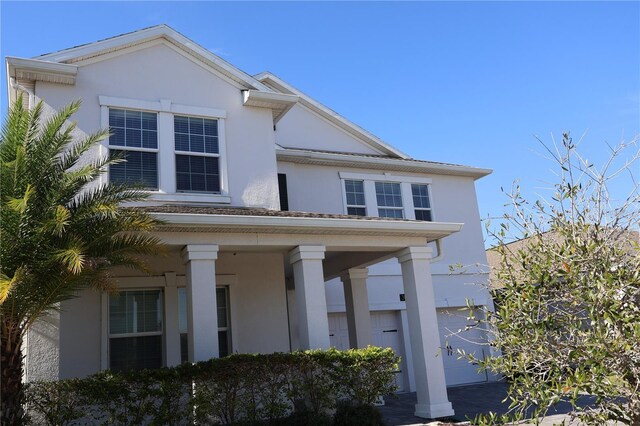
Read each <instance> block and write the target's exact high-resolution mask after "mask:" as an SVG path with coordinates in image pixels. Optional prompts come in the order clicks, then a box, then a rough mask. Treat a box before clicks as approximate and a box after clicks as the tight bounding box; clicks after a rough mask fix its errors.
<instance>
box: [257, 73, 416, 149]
mask: <svg viewBox="0 0 640 426" xmlns="http://www.w3.org/2000/svg"><path fill="white" fill-rule="evenodd" d="M254 78H256V79H257V80H258V81H260V82H261V83H264V84H265V85H266V86H268V87H269V88H270V89H272V90H276V91H278V92H282V93H288V94H293V95H298V96H299V97H300V103H301V104H302V105H304V106H305V107H307V108H309V109H310V110H312V111H313V112H315V113H316V114H318V115H320V116H321V117H323V118H325V119H327V120H329V121H330V122H331V123H333V124H335V125H336V126H338V127H339V128H341V129H342V130H345V131H346V132H347V133H350V134H351V135H353V136H355V137H357V138H359V139H361V140H363V141H364V142H365V143H367V144H369V145H370V146H371V147H372V148H374V149H375V150H377V151H379V152H381V153H384V154H386V155H391V156H394V157H399V158H404V159H409V158H411V157H409V156H408V155H407V154H405V153H404V152H402V151H400V150H398V149H396V148H394V147H392V146H391V145H389V144H387V143H386V142H384V141H383V140H382V139H380V138H378V137H377V136H375V135H374V134H372V133H370V132H369V131H367V130H365V129H363V128H362V127H360V126H358V125H357V124H355V123H353V122H351V121H349V120H347V119H346V118H344V117H343V116H341V115H340V114H338V113H337V112H335V111H333V110H332V109H330V108H328V107H326V106H325V105H323V104H321V103H320V102H318V101H316V100H315V99H313V98H311V97H310V96H308V95H305V94H304V93H303V92H301V91H300V90H298V89H296V88H295V87H293V86H291V85H290V84H288V83H286V82H285V81H284V80H282V79H280V78H279V77H277V76H275V75H273V74H271V73H269V72H262V73H260V74H256V75H255V76H254Z"/></svg>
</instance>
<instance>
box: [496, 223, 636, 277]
mask: <svg viewBox="0 0 640 426" xmlns="http://www.w3.org/2000/svg"><path fill="white" fill-rule="evenodd" d="M619 232H620V233H619V238H621V239H622V240H623V241H624V242H625V243H628V244H629V245H628V249H629V251H630V252H632V251H631V250H634V248H633V247H634V246H633V244H634V243H636V244H640V232H637V231H623V230H620V231H619ZM540 235H541V236H542V239H543V240H544V241H547V242H550V241H556V242H557V241H559V240H560V238H559V236H558V234H557V233H556V232H553V231H548V232H544V233H542V234H540ZM531 238H533V236H532V237H528V238H522V239H519V240H515V241H511V242H509V243H506V244H505V247H506V249H507V250H508V252H509V253H514V254H515V253H517V252H518V251H520V250H526V249H528V247H529V245H530V244H532V241H531ZM486 254H487V264H488V265H489V269H490V273H489V274H490V277H489V282H490V286H491V287H493V288H497V287H498V283H497V280H496V270H497V269H498V268H499V267H500V258H501V257H500V253H499V252H498V250H497V247H495V246H494V247H490V248H488V249H486Z"/></svg>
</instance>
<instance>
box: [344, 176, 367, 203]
mask: <svg viewBox="0 0 640 426" xmlns="http://www.w3.org/2000/svg"><path fill="white" fill-rule="evenodd" d="M344 187H345V193H346V196H347V205H348V206H364V182H363V181H361V180H345V181H344Z"/></svg>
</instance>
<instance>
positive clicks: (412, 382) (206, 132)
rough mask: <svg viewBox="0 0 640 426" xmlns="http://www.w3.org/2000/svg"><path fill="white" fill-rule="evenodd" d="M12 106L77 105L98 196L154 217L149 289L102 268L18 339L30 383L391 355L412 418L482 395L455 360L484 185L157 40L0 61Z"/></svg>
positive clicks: (477, 248) (473, 278)
mask: <svg viewBox="0 0 640 426" xmlns="http://www.w3.org/2000/svg"><path fill="white" fill-rule="evenodd" d="M7 69H8V78H9V82H8V83H9V94H10V99H12V100H13V99H16V96H17V94H18V93H19V92H21V91H22V92H25V94H26V96H27V97H28V99H29V102H31V104H32V105H33V103H34V102H37V101H38V100H43V101H44V103H45V105H46V108H47V109H49V110H53V109H58V108H60V107H62V106H64V105H66V104H68V103H69V102H70V101H71V100H73V99H78V98H80V99H82V100H83V105H82V108H81V109H80V111H79V113H78V114H77V115H76V117H75V118H76V119H77V121H78V128H79V129H80V131H85V132H92V131H95V130H97V129H100V128H106V127H109V128H110V129H111V131H112V135H111V137H110V138H109V139H107V140H105V141H104V142H103V144H102V145H101V146H100V147H99V148H98V149H96V151H95V152H94V153H93V154H94V155H108V153H119V154H121V155H123V156H124V157H125V158H126V160H127V161H126V162H124V163H120V164H117V165H114V166H111V168H110V169H109V170H107V171H106V172H105V174H104V176H102V178H101V179H100V182H98V183H97V184H105V183H107V182H138V183H142V184H144V185H145V187H146V188H147V189H148V190H149V191H150V193H151V194H152V195H151V200H150V201H149V202H148V203H145V205H144V206H140V208H145V209H147V210H148V211H150V212H152V214H153V215H154V216H156V217H158V218H160V219H162V220H163V221H164V224H163V225H162V226H161V227H160V228H159V229H158V231H157V234H158V236H159V237H160V238H161V239H162V240H163V241H164V242H165V243H166V245H167V246H168V254H166V255H164V256H158V257H155V258H151V259H148V263H149V265H150V268H151V270H152V274H151V275H144V274H142V273H136V272H132V271H131V270H126V269H122V270H116V271H113V276H114V277H116V278H115V279H116V280H117V283H118V286H119V288H120V292H119V293H118V294H100V293H98V292H95V291H90V290H87V291H84V292H82V293H81V294H79V296H78V297H77V298H75V299H73V300H70V301H68V302H65V303H64V304H63V306H62V307H61V311H60V312H59V313H57V314H55V315H54V316H52V317H49V318H46V319H45V320H43V321H41V322H40V323H39V324H38V325H37V326H36V327H35V328H34V329H33V330H32V331H31V332H30V333H29V336H28V339H27V341H26V348H25V350H26V358H25V364H26V369H25V370H26V372H25V374H26V379H27V380H36V379H57V378H68V377H82V376H86V375H89V374H92V373H95V372H98V371H100V370H102V369H115V370H125V369H131V368H143V367H144V368H153V367H158V366H163V365H167V366H171V365H177V364H180V363H181V362H185V361H199V360H205V359H209V358H211V357H218V356H225V355H227V354H230V353H236V352H239V353H251V352H276V351H285V352H286V351H291V350H296V349H308V348H328V347H330V346H336V347H338V348H342V349H345V348H348V347H364V346H366V345H369V344H374V345H380V346H390V347H392V348H393V349H394V350H395V351H396V353H397V354H398V355H399V356H401V357H402V366H401V371H400V372H399V373H398V385H399V386H400V388H401V390H405V391H416V392H417V398H418V404H417V406H416V413H417V415H419V416H422V417H427V418H434V417H443V416H449V415H452V414H453V410H452V408H451V404H450V403H449V401H448V398H447V392H446V386H447V385H449V386H451V385H457V384H463V383H472V382H480V381H486V380H487V379H488V378H487V376H486V375H485V374H484V373H482V374H478V373H477V371H476V368H475V366H473V365H471V364H469V363H468V362H467V361H466V360H464V359H462V360H460V359H458V357H457V354H456V352H455V349H456V348H463V349H466V350H467V351H470V352H476V354H478V353H482V351H483V350H486V347H481V346H478V345H474V342H486V340H487V338H486V336H485V333H483V332H482V330H478V329H473V330H469V331H466V332H464V333H463V335H462V336H454V337H447V336H448V335H449V334H450V332H451V331H456V330H458V329H461V328H464V327H465V325H466V316H467V312H464V311H461V310H460V309H461V308H462V307H465V306H466V304H467V300H468V299H469V300H472V301H473V303H474V304H475V305H476V306H479V307H482V306H486V307H489V308H491V307H492V302H491V299H490V296H489V294H488V292H487V291H486V290H485V288H484V287H483V286H482V285H479V282H481V281H483V280H486V275H483V274H476V273H474V272H473V271H470V270H469V268H467V269H465V271H464V272H462V271H460V272H455V271H454V272H451V271H450V269H449V265H452V264H457V263H461V264H464V265H473V264H484V263H486V257H485V252H484V248H483V238H482V231H481V228H480V217H479V212H478V207H477V201H476V192H475V186H474V181H475V180H476V179H479V178H481V177H483V176H486V175H487V174H489V173H490V171H489V170H486V169H480V168H474V167H467V166H460V165H455V164H444V163H436V162H430V161H421V160H415V159H413V158H411V157H409V156H407V155H406V154H404V153H402V152H400V151H399V150H397V149H396V148H394V147H392V146H390V145H388V144H386V143H385V142H383V141H382V140H380V139H378V138H377V137H375V136H374V135H372V134H371V133H369V132H367V131H366V130H364V129H362V128H360V127H358V126H357V125H355V124H353V123H351V122H350V121H348V120H347V119H345V118H344V117H341V116H340V115H339V114H337V113H336V112H334V111H332V110H330V109H329V108H327V107H326V106H324V105H322V104H320V103H319V102H317V101H315V100H314V99H312V98H310V97H309V96H307V95H305V94H304V93H302V92H300V91H299V90H298V89H296V88H294V87H292V86H291V85H289V84H287V83H286V82H284V81H282V80H281V79H279V78H278V77H276V76H274V75H272V74H270V73H261V74H258V75H254V76H251V75H248V74H246V73H244V72H242V71H241V70H239V69H237V68H236V67H234V66H233V65H231V64H229V63H227V62H226V61H224V60H222V59H221V58H219V57H217V56H216V55H214V54H212V53H211V52H209V51H207V50H206V49H204V48H202V47H200V46H198V45H197V44H196V43H194V42H193V41H191V40H189V39H187V38H186V37H184V36H183V35H181V34H180V33H178V32H176V31H175V30H173V29H171V28H169V27H167V26H165V25H159V26H154V27H151V28H147V29H143V30H139V31H135V32H132V33H129V34H124V35H120V36H116V37H113V38H109V39H105V40H102V41H98V42H95V43H90V44H86V45H81V46H77V47H72V48H69V49H65V50H61V51H58V52H54V53H49V54H45V55H42V56H38V57H36V58H31V59H25V58H15V57H8V58H7Z"/></svg>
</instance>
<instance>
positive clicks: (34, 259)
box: [0, 98, 161, 425]
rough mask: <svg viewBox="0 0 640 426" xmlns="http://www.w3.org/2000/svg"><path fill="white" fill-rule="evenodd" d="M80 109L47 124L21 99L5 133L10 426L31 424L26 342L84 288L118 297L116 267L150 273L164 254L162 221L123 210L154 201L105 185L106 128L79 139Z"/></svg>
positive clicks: (4, 356) (4, 295) (0, 225)
mask: <svg viewBox="0 0 640 426" xmlns="http://www.w3.org/2000/svg"><path fill="white" fill-rule="evenodd" d="M79 106H80V102H73V103H71V104H70V105H69V106H67V107H65V108H62V109H61V110H60V111H58V112H55V113H53V114H51V116H50V117H49V118H48V119H46V120H45V119H44V118H43V116H44V113H43V111H44V105H43V104H42V102H40V103H39V104H37V105H36V106H35V107H33V108H32V109H31V110H28V109H25V108H24V107H23V103H22V99H21V98H19V99H18V100H17V101H16V102H15V103H14V104H13V105H12V106H11V107H10V110H9V112H8V116H7V118H6V120H5V122H4V124H3V127H2V132H1V135H0V198H1V205H0V238H1V239H0V302H1V306H0V323H1V331H2V340H1V344H0V356H1V359H0V362H1V372H0V375H1V389H0V392H1V395H2V402H1V409H2V414H1V416H0V423H1V424H5V425H15V424H21V423H22V422H23V420H24V411H23V409H22V398H23V384H22V361H23V353H22V343H23V339H24V336H25V333H26V332H27V331H28V330H29V328H30V327H31V326H32V325H33V324H34V322H36V321H37V320H38V318H41V317H42V316H43V315H44V314H46V313H49V312H51V311H52V310H56V309H59V306H60V302H63V301H65V300H67V299H70V298H72V297H74V295H75V294H76V293H77V292H78V290H81V289H84V288H95V289H97V290H103V291H104V290H107V291H108V290H112V289H113V288H112V285H113V284H111V283H110V281H109V279H108V274H109V269H110V268H112V267H114V266H118V265H125V266H129V267H133V268H143V266H144V265H143V264H142V262H141V260H140V257H139V255H143V254H150V253H154V252H157V251H158V250H159V249H161V246H160V242H159V240H158V239H157V238H155V237H154V236H153V235H151V234H150V231H151V230H152V229H153V227H154V226H155V225H156V221H155V220H154V219H153V218H151V217H150V216H149V215H148V214H146V213H144V212H142V211H139V210H136V209H133V208H122V205H123V203H128V202H136V201H141V200H143V199H145V198H146V195H145V193H144V192H143V191H140V190H138V189H135V188H133V187H131V186H127V185H114V184H105V185H100V184H98V180H97V179H98V177H99V176H100V175H101V174H102V173H103V172H104V171H105V169H106V168H107V167H108V166H109V165H110V164H112V163H113V162H115V161H122V160H121V159H120V160H118V159H109V158H107V157H106V156H103V157H97V156H92V154H94V152H96V151H92V150H95V149H96V147H97V144H98V143H99V142H100V140H102V139H104V138H106V137H107V136H108V134H109V133H108V131H106V130H103V131H99V132H97V133H94V134H91V135H88V136H86V135H84V136H80V137H76V136H74V135H76V134H77V133H76V124H75V123H72V122H69V119H70V117H71V116H72V114H73V113H75V112H76V111H77V110H78V108H79Z"/></svg>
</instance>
